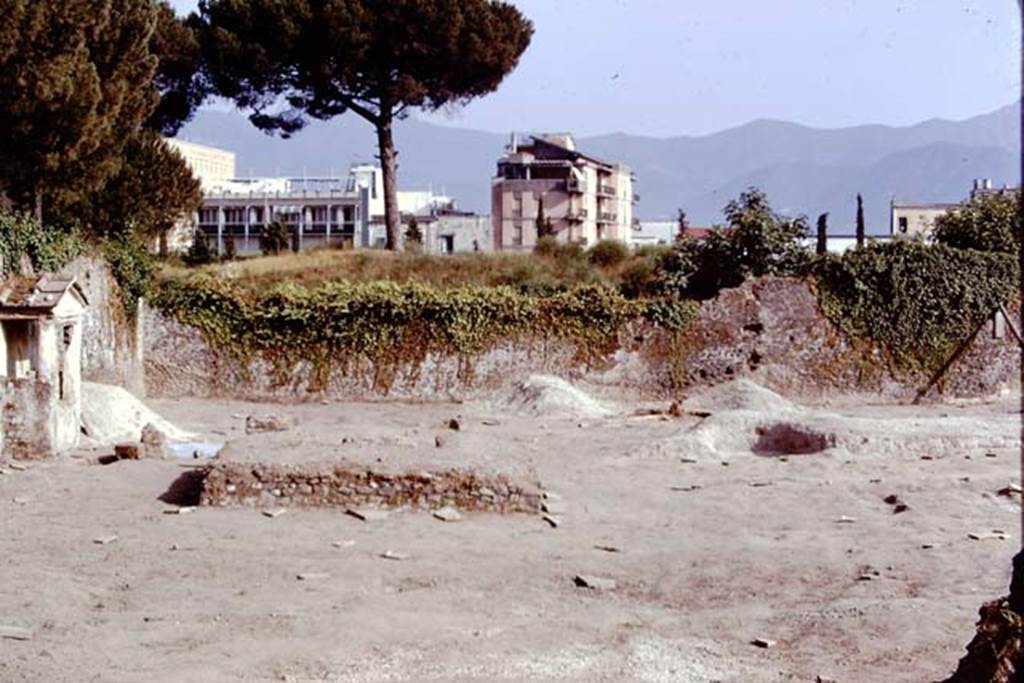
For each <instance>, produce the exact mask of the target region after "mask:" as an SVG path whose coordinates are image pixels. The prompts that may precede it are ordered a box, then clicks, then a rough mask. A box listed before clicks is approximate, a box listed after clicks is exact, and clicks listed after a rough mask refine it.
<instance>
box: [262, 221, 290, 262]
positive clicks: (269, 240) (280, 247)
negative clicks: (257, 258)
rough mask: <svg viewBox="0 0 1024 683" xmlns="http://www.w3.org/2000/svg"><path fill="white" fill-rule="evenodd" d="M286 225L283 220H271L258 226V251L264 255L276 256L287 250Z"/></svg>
mask: <svg viewBox="0 0 1024 683" xmlns="http://www.w3.org/2000/svg"><path fill="white" fill-rule="evenodd" d="M289 237H290V236H289V234H288V226H287V225H285V223H284V222H283V221H271V222H270V223H264V224H263V225H261V226H260V251H262V252H263V255H264V256H277V255H278V254H280V253H281V252H282V251H288V243H289Z"/></svg>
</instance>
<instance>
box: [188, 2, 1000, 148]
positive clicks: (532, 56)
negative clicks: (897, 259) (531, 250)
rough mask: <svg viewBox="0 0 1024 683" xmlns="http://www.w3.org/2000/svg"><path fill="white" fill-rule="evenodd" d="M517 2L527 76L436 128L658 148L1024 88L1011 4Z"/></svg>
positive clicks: (901, 118) (976, 100)
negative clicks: (626, 140) (761, 125)
mask: <svg viewBox="0 0 1024 683" xmlns="http://www.w3.org/2000/svg"><path fill="white" fill-rule="evenodd" d="M514 1H515V4H516V5H517V6H518V7H519V8H520V9H521V10H522V11H523V12H524V13H525V14H526V15H527V16H529V17H530V18H531V19H533V21H534V24H535V26H536V34H535V36H534V40H533V44H532V45H531V46H530V48H529V50H528V51H527V52H526V55H525V56H524V57H523V60H522V61H521V63H520V65H519V68H518V69H517V70H516V71H515V72H514V73H513V74H512V75H511V76H509V77H508V78H507V79H506V81H505V82H504V83H503V84H502V86H501V88H500V89H499V90H498V92H496V93H494V94H493V95H490V96H488V97H486V98H484V99H482V100H479V101H477V102H474V103H473V104H471V105H469V106H468V107H466V108H465V109H461V110H458V111H453V112H442V113H438V114H435V115H433V116H431V117H428V118H430V119H431V120H434V121H438V122H442V123H447V124H451V125H457V126H460V127H467V128H479V129H484V130H491V131H500V132H506V131H509V130H512V129H518V130H573V131H575V132H576V133H579V134H592V133H606V132H614V131H624V132H628V133H636V134H647V135H652V136H669V135H680V134H703V133H709V132H714V131H718V130H722V129H724V128H728V127H731V126H735V125H738V124H742V123H745V122H747V121H750V120H752V119H758V118H775V119H786V120H791V121H796V122H798V123H804V124H808V125H812V126H820V127H829V128H833V127H840V126H848V125H857V124H862V123H887V124H893V125H903V124H909V123H916V122H918V121H922V120H926V119H929V118H934V117H941V118H950V119H962V118H968V117H970V116H974V115H976V114H980V113H985V112H988V111H991V110H993V109H997V108H999V107H1001V106H1003V105H1005V104H1008V103H1010V102H1011V101H1013V100H1014V99H1015V98H1016V97H1017V96H1018V93H1019V89H1020V75H1019V72H1020V68H1019V54H1020V48H1019V46H1020V36H1019V30H1020V29H1019V21H1018V19H1017V17H1016V12H1017V3H1016V2H1014V1H1013V0H782V1H781V2H765V1H764V0H713V1H712V2H706V1H705V2H694V1H692V0H514ZM172 2H173V4H174V5H175V6H176V7H177V8H178V9H179V10H181V11H187V10H191V9H194V8H195V6H196V2H195V0H172Z"/></svg>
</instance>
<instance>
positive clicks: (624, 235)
mask: <svg viewBox="0 0 1024 683" xmlns="http://www.w3.org/2000/svg"><path fill="white" fill-rule="evenodd" d="M633 180H634V178H633V174H632V172H631V171H630V170H629V168H627V167H625V166H622V165H619V164H613V163H609V162H606V161H602V160H600V159H597V158H594V157H592V156H589V155H586V154H583V153H582V152H579V151H577V149H576V142H575V140H574V139H573V136H572V135H570V134H568V133H558V134H545V135H538V136H532V137H531V138H530V141H529V142H524V143H520V142H519V140H518V139H517V137H516V136H515V135H514V134H513V135H512V138H511V141H510V144H509V145H508V147H507V148H506V150H505V154H504V156H502V157H501V159H499V160H498V173H497V176H496V177H495V178H494V179H493V180H492V183H491V222H492V231H493V240H494V249H495V250H511V251H515V250H530V249H532V248H533V247H534V245H535V244H536V243H537V217H538V215H539V214H541V213H542V212H543V217H544V218H545V219H546V220H550V221H551V228H552V229H553V231H554V234H555V237H556V238H557V239H558V240H559V241H562V242H577V243H580V244H583V245H584V246H586V245H592V244H594V243H595V242H597V241H598V240H602V239H613V240H620V241H622V242H625V243H627V244H629V243H630V241H631V235H632V230H633V227H634V221H633V206H634V204H635V203H636V202H637V200H638V197H637V195H636V194H634V191H633Z"/></svg>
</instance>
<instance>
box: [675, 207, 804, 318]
mask: <svg viewBox="0 0 1024 683" xmlns="http://www.w3.org/2000/svg"><path fill="white" fill-rule="evenodd" d="M724 213H725V217H726V220H727V221H728V226H727V227H724V228H719V229H717V230H714V231H712V232H711V233H710V234H709V235H708V236H707V237H705V238H702V239H696V238H693V237H690V236H688V235H685V234H684V235H682V236H681V237H680V238H678V239H677V240H676V242H675V244H673V246H672V250H671V252H669V253H668V254H666V256H665V257H664V258H663V259H662V261H661V263H660V266H659V274H658V279H659V281H660V283H661V286H662V289H663V290H664V291H665V292H668V293H673V294H675V295H677V296H684V297H693V298H697V299H708V298H711V297H713V296H715V295H716V294H717V293H718V292H719V290H721V289H724V288H728V287H736V286H738V285H740V284H742V283H743V281H744V280H745V279H746V278H748V277H762V276H764V275H798V274H801V273H802V272H804V270H805V269H806V268H807V267H808V265H809V264H810V253H809V252H808V250H807V248H806V246H805V245H804V239H805V238H806V236H807V220H806V219H805V218H804V217H799V218H795V219H791V218H786V217H784V216H780V215H778V214H776V213H775V212H774V211H772V208H771V206H770V205H769V203H768V199H767V197H766V196H765V195H764V193H763V192H761V191H760V190H758V189H756V188H750V189H749V190H747V191H745V192H744V193H742V194H741V195H740V197H739V198H738V199H736V200H733V201H731V202H729V203H728V204H727V205H726V207H725V211H724Z"/></svg>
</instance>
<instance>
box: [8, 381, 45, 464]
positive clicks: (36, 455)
mask: <svg viewBox="0 0 1024 683" xmlns="http://www.w3.org/2000/svg"><path fill="white" fill-rule="evenodd" d="M53 394H54V392H53V387H52V386H50V385H49V384H46V383H45V382H37V381H36V380H35V379H10V380H7V381H6V382H5V383H4V384H3V388H2V389H0V400H2V401H3V408H2V413H0V422H2V436H3V441H2V449H0V457H3V458H10V459H13V460H39V459H42V458H47V457H49V456H51V455H53V447H54V434H53V433H52V431H51V427H52V421H51V419H50V414H51V412H52V410H53V403H54V401H55V397H54V395H53Z"/></svg>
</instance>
